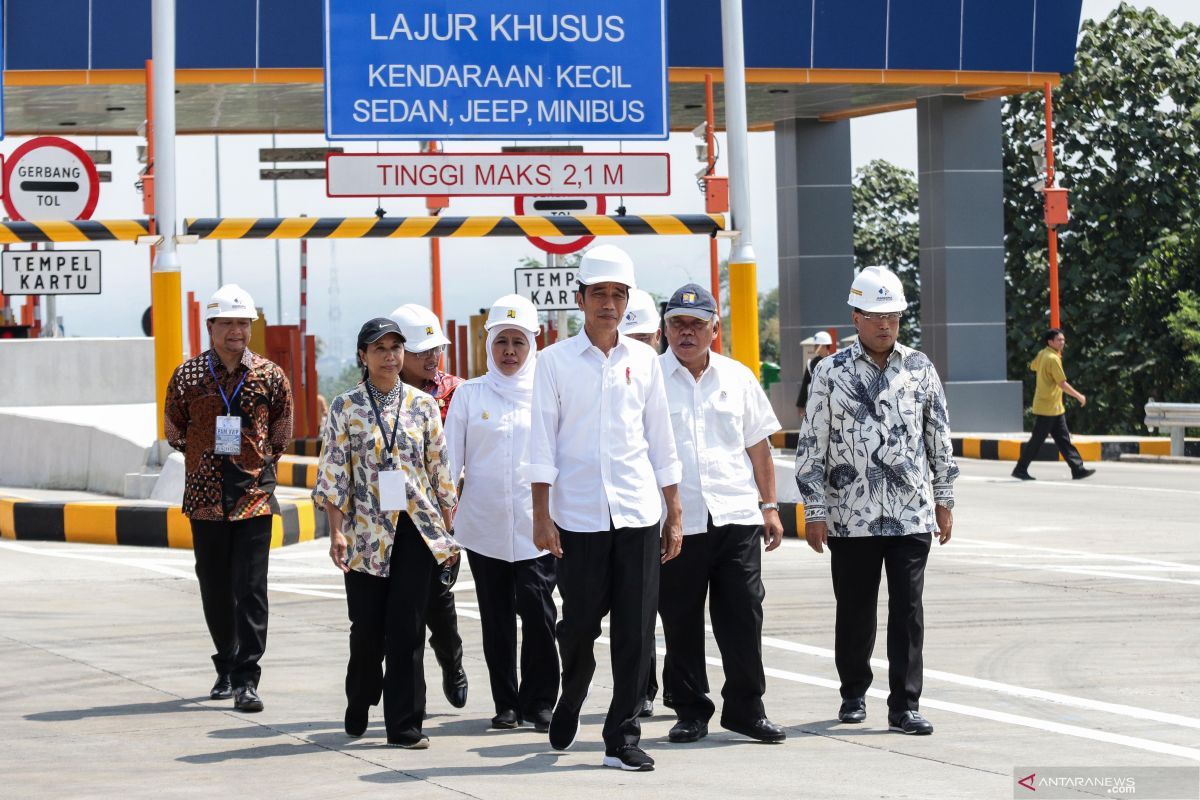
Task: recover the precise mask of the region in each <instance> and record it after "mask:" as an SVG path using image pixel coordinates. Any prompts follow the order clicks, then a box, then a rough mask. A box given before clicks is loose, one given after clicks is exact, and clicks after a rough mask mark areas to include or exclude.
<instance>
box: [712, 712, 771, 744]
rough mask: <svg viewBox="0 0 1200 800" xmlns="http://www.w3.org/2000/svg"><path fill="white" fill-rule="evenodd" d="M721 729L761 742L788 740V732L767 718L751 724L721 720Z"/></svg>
mask: <svg viewBox="0 0 1200 800" xmlns="http://www.w3.org/2000/svg"><path fill="white" fill-rule="evenodd" d="M721 727H722V728H724V729H725V730H727V731H733V732H734V733H740V734H741V735H742V736H749V737H750V738H751V739H757V740H758V741H760V742H782V741H783V740H784V739H786V738H787V731H785V730H784V729H783V727H782V726H779V725H776V724H775V723H774V722H771V720H769V719H767V718H766V717H763V718H761V719H757V720H755V721H754V722H750V723H746V722H727V721H726V720H721Z"/></svg>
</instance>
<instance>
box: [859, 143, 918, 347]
mask: <svg viewBox="0 0 1200 800" xmlns="http://www.w3.org/2000/svg"><path fill="white" fill-rule="evenodd" d="M850 196H851V198H852V203H853V209H854V212H853V213H854V266H855V268H856V269H862V268H863V267H872V266H884V267H888V268H889V269H891V270H893V271H894V272H895V273H896V274H897V275H899V276H900V281H901V282H902V283H903V284H904V295H905V298H906V299H907V300H908V311H906V312H905V314H904V317H903V319H902V321H901V323H900V340H901V341H903V342H905V343H906V344H909V345H910V346H912V347H916V348H920V346H921V269H920V265H919V264H918V258H919V256H920V226H919V223H918V218H917V207H918V203H917V196H918V194H917V176H916V175H914V174H913V173H912V170H907V169H904V168H903V167H898V166H896V165H895V164H893V163H891V162H890V161H884V160H882V159H876V160H874V161H871V162H869V163H867V164H865V165H864V166H862V167H859V168H858V169H857V170H856V171H855V173H854V183H853V185H852V186H851V189H850Z"/></svg>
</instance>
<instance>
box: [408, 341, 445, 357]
mask: <svg viewBox="0 0 1200 800" xmlns="http://www.w3.org/2000/svg"><path fill="white" fill-rule="evenodd" d="M445 350H446V346H445V345H444V344H439V345H438V346H437V347H431V348H429V349H428V350H422V351H421V352H419V353H413V356H414V357H415V358H433V357H435V356H436V357H438V358H441V356H442V353H443V352H445Z"/></svg>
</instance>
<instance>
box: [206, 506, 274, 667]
mask: <svg viewBox="0 0 1200 800" xmlns="http://www.w3.org/2000/svg"><path fill="white" fill-rule="evenodd" d="M271 519H272V518H271V517H270V516H263V517H254V518H252V519H246V520H240V521H237V522H230V521H220V522H219V521H210V520H199V519H194V520H192V521H191V522H192V551H193V552H194V553H195V554H196V578H197V579H198V580H199V581H200V601H201V602H202V603H203V604H204V621H205V622H206V623H207V624H208V633H209V635H210V636H212V641H213V646H214V647H216V648H217V652H216V653H215V654H213V657H212V660H213V666H215V667H216V668H217V674H218V675H228V676H229V679H230V681H231V682H232V683H233V686H234V688H235V689H237V688H240V687H242V686H255V687H257V686H258V679H259V676H260V675H261V674H262V670H261V669H260V668H259V666H258V662H259V659H261V658H262V656H263V653H264V652H266V649H267V562H268V560H269V558H270V552H271Z"/></svg>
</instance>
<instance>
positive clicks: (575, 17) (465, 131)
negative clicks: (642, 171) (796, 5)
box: [325, 0, 669, 140]
mask: <svg viewBox="0 0 1200 800" xmlns="http://www.w3.org/2000/svg"><path fill="white" fill-rule="evenodd" d="M668 133H669V130H668V107H667V49H666V0H606V2H604V3H596V2H592V0H576V2H574V3H568V2H563V0H488V1H487V2H483V1H482V0H406V2H404V3H397V2H395V0H325V135H326V136H327V137H328V138H330V139H505V140H513V139H665V138H667V136H668Z"/></svg>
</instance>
